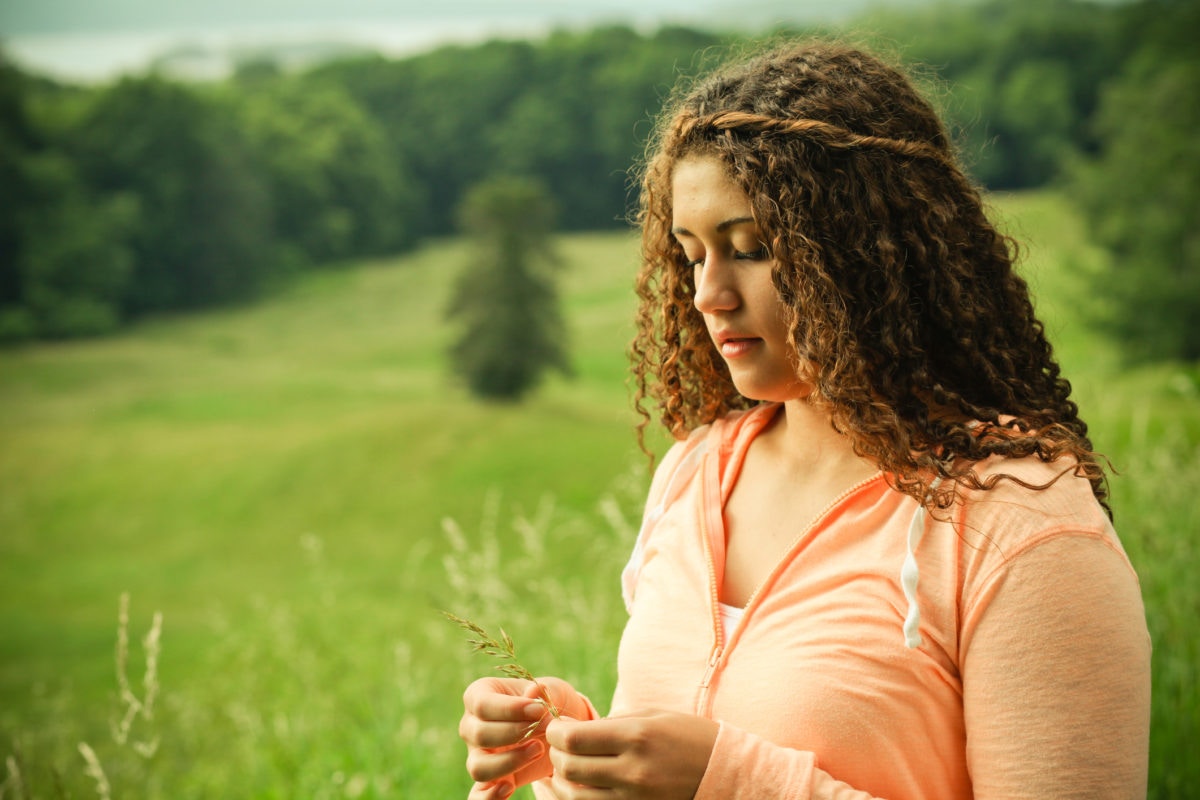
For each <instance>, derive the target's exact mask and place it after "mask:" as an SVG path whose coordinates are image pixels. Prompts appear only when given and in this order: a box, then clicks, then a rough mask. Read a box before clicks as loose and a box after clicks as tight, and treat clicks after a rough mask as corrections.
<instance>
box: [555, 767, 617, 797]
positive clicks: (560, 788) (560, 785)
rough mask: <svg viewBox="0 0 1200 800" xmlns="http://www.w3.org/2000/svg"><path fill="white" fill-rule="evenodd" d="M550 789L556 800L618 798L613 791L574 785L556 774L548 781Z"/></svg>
mask: <svg viewBox="0 0 1200 800" xmlns="http://www.w3.org/2000/svg"><path fill="white" fill-rule="evenodd" d="M550 788H551V789H552V790H553V791H554V795H555V797H557V798H558V800H613V798H616V797H618V796H619V795H618V794H617V793H616V790H614V789H610V788H608V787H605V786H587V785H584V784H580V783H574V782H573V781H571V780H569V779H567V778H566V777H565V776H563V775H559V774H558V773H557V772H556V773H554V777H553V778H551V779H550Z"/></svg>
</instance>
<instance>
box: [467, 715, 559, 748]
mask: <svg viewBox="0 0 1200 800" xmlns="http://www.w3.org/2000/svg"><path fill="white" fill-rule="evenodd" d="M538 725H539V721H534V722H526V721H524V720H522V721H521V722H492V721H490V720H483V719H480V718H478V717H476V716H473V715H471V714H470V713H467V714H463V716H462V719H461V720H459V723H458V735H459V738H461V739H462V740H463V741H464V742H466V743H467V745H468V746H470V747H486V748H489V749H494V748H497V747H508V746H509V745H514V744H517V743H518V742H520V741H522V740H523V739H527V738H529V737H530V736H533V735H536V734H538V733H539V732H540V730H539V727H538Z"/></svg>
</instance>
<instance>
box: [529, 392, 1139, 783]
mask: <svg viewBox="0 0 1200 800" xmlns="http://www.w3.org/2000/svg"><path fill="white" fill-rule="evenodd" d="M778 408H779V406H776V405H764V406H759V407H757V408H755V409H753V410H751V411H749V412H737V413H734V414H731V415H729V416H728V417H726V418H725V419H722V420H718V421H717V422H716V423H715V424H713V425H712V426H710V427H708V428H704V429H701V430H699V431H697V432H695V433H693V435H692V436H691V437H690V438H689V439H688V440H687V441H685V442H680V443H678V444H677V445H676V446H675V447H674V448H673V449H672V450H671V452H670V453H668V455H667V457H666V458H665V459H664V460H663V464H662V466H661V467H660V468H659V470H658V472H657V474H656V476H655V480H654V483H653V485H652V487H651V492H650V498H649V501H648V503H647V509H648V511H647V516H646V521H645V524H644V525H643V530H642V533H641V534H640V535H639V538H638V543H637V546H636V547H635V551H634V555H633V558H632V559H631V561H630V564H629V566H628V567H627V568H626V572H625V575H624V576H623V577H624V583H625V586H624V588H625V594H626V602H627V604H628V606H629V611H630V619H629V622H628V625H627V627H626V629H625V633H624V635H623V637H622V640H621V646H620V655H619V659H618V668H619V680H618V686H617V690H616V695H615V697H614V699H613V704H612V712H611V713H612V714H613V715H618V714H622V713H630V712H635V711H637V710H638V709H649V708H659V709H667V710H673V711H679V712H685V713H692V714H698V715H700V716H704V717H708V718H711V719H714V720H718V721H719V722H720V723H721V727H720V732H719V734H718V736H717V741H716V745H715V747H714V749H713V753H712V757H711V759H710V761H709V765H708V769H707V771H706V773H705V775H704V778H703V780H702V782H701V785H700V788H699V790H698V791H697V793H696V796H695V800H718V799H719V800H768V799H769V800H785V799H787V800H793V799H794V800H810V799H815V798H839V800H841V799H845V800H849V798H857V799H863V798H871V797H877V798H886V799H887V800H938V799H939V798H972V797H973V798H980V799H982V798H989V799H990V798H1006V800H1007V799H1008V798H1022V797H1029V798H1089V799H1090V800H1096V799H1097V798H1135V797H1136V798H1143V797H1145V792H1146V768H1147V748H1148V739H1149V734H1148V731H1149V707H1150V678H1149V676H1150V642H1149V635H1148V634H1147V631H1146V625H1145V616H1144V611H1143V607H1142V601H1141V594H1140V589H1139V586H1138V581H1137V576H1136V574H1135V573H1134V571H1133V569H1132V567H1131V566H1130V564H1129V561H1128V559H1127V558H1126V556H1125V553H1124V551H1123V550H1122V548H1121V545H1120V543H1119V541H1118V539H1117V536H1116V534H1115V532H1114V531H1113V529H1112V527H1111V525H1110V524H1109V521H1108V519H1107V517H1106V516H1105V514H1104V512H1103V509H1101V508H1100V507H1099V505H1098V504H1097V503H1096V501H1095V499H1094V497H1093V496H1092V492H1091V488H1090V486H1089V484H1088V483H1087V481H1086V480H1083V479H1080V478H1075V477H1072V476H1066V477H1063V478H1062V479H1060V480H1059V481H1058V482H1057V483H1055V484H1054V485H1053V486H1052V487H1051V488H1049V489H1046V490H1041V491H1035V490H1028V489H1025V488H1023V487H1021V486H1019V485H1017V484H1015V483H1013V482H1011V481H1002V482H1000V483H999V484H998V485H997V486H996V488H994V489H993V490H991V491H987V492H972V493H970V494H969V495H968V496H967V498H966V499H965V502H964V503H961V504H958V505H956V506H955V507H954V508H953V509H952V511H951V512H950V513H951V514H952V515H953V516H952V519H950V520H948V521H947V520H937V519H934V518H933V516H932V515H930V516H929V517H928V518H927V517H926V514H925V512H924V511H922V510H920V508H919V506H918V504H917V503H916V502H915V501H914V500H913V499H912V498H911V497H909V496H907V495H904V494H901V493H899V492H897V491H895V490H893V489H891V488H890V487H889V486H888V485H887V481H886V478H885V476H884V475H883V474H882V473H880V474H878V475H876V476H875V477H873V478H870V479H868V480H866V481H864V482H862V483H860V484H858V485H857V486H854V487H852V488H851V489H849V490H848V491H846V492H845V493H844V494H843V495H842V496H841V497H839V498H838V499H837V500H835V501H834V502H833V503H832V504H831V505H830V506H829V507H828V508H827V509H826V510H825V511H824V512H823V513H822V515H821V516H819V517H818V518H817V519H816V520H814V521H813V522H811V523H810V524H808V525H807V526H803V527H802V525H800V524H798V525H797V530H796V537H795V540H794V542H793V545H792V547H791V549H790V550H789V551H788V553H787V555H786V556H785V557H784V559H783V560H782V561H780V563H779V564H778V565H777V566H776V568H775V569H774V571H773V572H772V573H771V575H770V577H769V578H768V579H767V580H766V581H765V583H764V584H763V585H762V586H760V587H759V589H758V590H757V591H756V592H755V594H754V595H753V597H752V598H751V599H750V601H749V603H748V604H747V606H746V608H745V611H744V616H743V617H742V619H741V621H740V622H739V623H737V624H736V625H735V626H734V627H733V630H730V631H726V630H724V629H723V626H722V624H721V623H720V614H719V607H718V603H717V597H718V590H719V587H720V586H721V583H722V570H723V565H724V545H725V534H724V520H723V511H722V510H723V508H724V504H725V501H726V499H727V498H728V497H729V495H730V492H731V490H732V488H733V486H734V484H735V482H736V481H737V479H738V474H739V472H740V469H741V465H742V460H743V458H744V456H745V454H746V451H747V449H748V448H749V446H750V443H751V442H752V441H753V440H754V438H755V436H757V435H758V433H759V432H760V431H762V429H763V428H764V426H765V425H766V423H767V422H769V421H770V419H771V418H772V416H773V415H774V414H775V413H776V412H777V410H778ZM1059 471H1060V469H1059V467H1058V466H1056V465H1046V464H1043V463H1041V462H1039V461H1037V460H1036V459H1024V460H1020V461H1008V462H1003V463H1000V464H991V463H988V464H984V465H982V469H981V472H983V473H985V474H989V473H995V472H1005V473H1008V474H1013V475H1017V476H1019V477H1021V478H1022V479H1023V480H1025V481H1026V482H1027V483H1031V484H1042V483H1045V482H1046V481H1048V480H1049V479H1050V478H1052V477H1053V476H1054V475H1056V474H1057V473H1058V472H1059ZM672 483H673V484H675V485H670V484H672ZM910 553H911V555H910ZM906 560H909V561H913V562H914V563H913V564H911V565H909V566H908V567H907V568H906V569H908V570H909V571H912V572H913V574H912V575H911V576H909V579H908V581H907V582H908V583H910V588H912V589H915V593H913V594H912V600H911V601H910V599H909V598H908V597H906V595H905V591H904V587H903V586H902V582H901V579H900V576H901V568H902V565H904V564H905V562H906ZM917 569H919V581H916V579H917V577H918V575H917V572H916V570H917ZM914 582H915V583H916V585H915V586H911V584H913V583H914ZM906 617H908V618H909V620H910V633H911V634H914V635H917V634H919V640H920V641H919V644H918V642H917V641H916V640H915V639H914V640H913V641H912V642H910V643H911V644H914V645H916V646H915V647H909V646H906V641H905V632H904V626H905V619H906ZM538 789H539V791H538V795H539V796H540V797H548V796H550V794H549V793H548V792H544V789H543V787H538Z"/></svg>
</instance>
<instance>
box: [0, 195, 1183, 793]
mask: <svg viewBox="0 0 1200 800" xmlns="http://www.w3.org/2000/svg"><path fill="white" fill-rule="evenodd" d="M996 206H997V211H998V212H999V214H1000V216H1001V217H1002V218H1003V219H1004V220H1005V221H1006V222H1005V224H1006V226H1007V227H1008V228H1009V229H1010V230H1013V231H1014V232H1015V233H1016V234H1017V235H1018V236H1019V237H1021V238H1025V239H1028V240H1029V241H1030V242H1031V244H1030V247H1029V252H1028V258H1027V263H1026V269H1027V272H1028V274H1029V276H1030V280H1031V284H1032V285H1033V286H1034V288H1035V291H1036V292H1037V295H1038V300H1039V307H1040V308H1041V309H1042V311H1043V313H1044V315H1045V316H1046V318H1047V326H1048V329H1049V330H1050V332H1051V335H1052V337H1053V339H1054V341H1055V342H1056V345H1057V348H1058V352H1059V353H1060V355H1061V358H1062V361H1063V363H1064V366H1065V368H1066V372H1067V374H1068V376H1069V377H1070V378H1071V379H1072V381H1073V383H1074V384H1075V386H1076V390H1077V396H1078V398H1079V402H1080V404H1081V406H1082V407H1083V410H1084V416H1085V418H1087V419H1088V421H1089V422H1090V423H1091V425H1092V431H1093V434H1094V437H1095V440H1096V443H1097V446H1098V447H1100V448H1101V449H1102V450H1104V451H1105V452H1106V453H1107V454H1109V455H1110V457H1111V458H1112V459H1113V461H1114V463H1115V464H1116V466H1117V467H1118V469H1119V470H1120V472H1121V473H1122V475H1121V476H1120V477H1118V478H1116V479H1114V481H1113V503H1114V507H1115V509H1116V513H1117V525H1118V529H1119V530H1120V532H1121V534H1122V537H1123V539H1124V541H1125V543H1126V546H1127V548H1128V550H1129V552H1130V556H1131V558H1133V560H1134V563H1135V566H1136V567H1137V568H1138V571H1139V574H1140V576H1141V579H1142V587H1143V592H1144V595H1145V598H1146V605H1147V617H1148V621H1149V624H1150V628H1151V632H1152V635H1153V636H1154V643H1155V676H1154V677H1155V697H1154V702H1155V708H1154V714H1155V721H1154V735H1153V739H1152V748H1153V755H1152V761H1153V764H1152V792H1151V794H1152V796H1154V797H1183V796H1186V793H1187V792H1188V791H1189V790H1190V787H1191V786H1194V785H1196V783H1197V782H1198V781H1200V767H1197V766H1196V764H1195V763H1194V761H1193V759H1192V758H1191V754H1190V750H1189V748H1190V747H1192V746H1194V743H1195V741H1197V740H1200V725H1198V724H1197V715H1198V713H1200V698H1198V697H1197V692H1196V688H1195V680H1194V675H1195V668H1196V664H1197V658H1198V650H1200V646H1198V643H1197V635H1196V633H1195V630H1194V628H1195V622H1194V621H1195V619H1197V618H1200V592H1198V591H1197V590H1196V589H1194V588H1192V587H1193V586H1195V585H1196V582H1195V580H1194V577H1193V576H1194V575H1195V573H1196V571H1197V569H1196V568H1197V566H1200V556H1198V555H1197V552H1196V550H1197V539H1198V537H1200V534H1198V533H1197V531H1200V513H1198V511H1197V508H1198V507H1200V504H1197V503H1196V502H1195V499H1194V498H1195V497H1196V496H1197V494H1198V492H1200V466H1198V465H1200V458H1197V456H1198V455H1200V453H1198V443H1200V404H1198V403H1197V399H1198V397H1200V391H1198V390H1197V373H1196V371H1195V369H1194V368H1192V369H1190V370H1189V369H1187V368H1185V367H1183V366H1179V365H1175V366H1172V365H1159V366H1153V367H1145V368H1131V367H1129V366H1126V365H1122V363H1121V361H1120V359H1119V358H1118V354H1117V353H1116V352H1115V350H1114V349H1113V348H1112V346H1111V345H1109V344H1107V343H1105V342H1104V340H1103V339H1102V338H1099V337H1097V336H1096V334H1095V332H1094V331H1092V330H1090V329H1089V328H1088V327H1087V326H1086V324H1085V323H1084V313H1085V312H1086V310H1087V309H1088V308H1093V307H1095V306H1094V304H1095V303H1103V302H1112V300H1111V299H1105V298H1094V297H1091V296H1090V295H1089V294H1088V291H1087V289H1088V281H1087V276H1088V275H1089V274H1091V273H1092V272H1094V270H1095V269H1097V268H1098V267H1099V266H1100V265H1102V263H1103V261H1102V259H1103V255H1102V254H1100V253H1099V252H1097V251H1095V250H1094V249H1093V248H1090V247H1089V246H1088V245H1087V242H1086V237H1085V236H1084V234H1083V232H1082V230H1081V229H1080V227H1079V223H1078V221H1077V220H1076V219H1075V217H1074V216H1073V215H1072V214H1071V213H1070V209H1069V207H1067V206H1066V205H1065V203H1064V201H1063V200H1062V198H1061V197H1059V196H1057V195H1054V194H1034V195H1020V196H1015V197H1001V198H997V199H996ZM561 246H562V251H563V254H564V256H565V257H566V262H567V264H568V268H567V270H566V271H565V273H564V275H563V290H564V297H565V302H566V308H567V317H568V320H569V324H570V328H571V336H572V354H573V359H574V363H575V367H576V371H577V375H576V377H575V378H574V379H573V380H569V381H568V380H563V379H559V378H555V379H553V380H550V381H549V382H548V383H547V384H546V385H545V386H543V387H542V388H541V389H540V390H539V391H538V392H537V393H536V394H535V395H534V396H532V397H531V398H530V399H529V400H528V401H527V402H525V403H523V404H520V405H488V404H482V403H479V402H476V401H474V400H472V399H470V398H469V397H467V396H466V394H465V393H464V391H463V390H462V389H461V387H459V386H458V385H457V384H456V383H455V382H454V381H453V379H452V378H450V377H449V376H448V375H447V372H446V369H445V365H444V361H443V351H444V348H445V345H446V343H447V342H448V341H449V339H450V336H451V335H452V332H451V331H449V330H447V329H446V328H444V326H443V325H442V323H441V312H442V309H443V308H444V306H445V303H446V299H447V297H448V294H449V287H450V285H451V282H452V279H453V277H454V275H455V273H456V272H457V270H458V268H459V266H460V265H461V264H463V263H464V261H465V259H466V258H468V257H469V256H468V253H467V251H466V250H465V249H464V247H463V246H462V245H461V244H460V243H459V242H457V241H442V242H434V243H431V244H429V245H427V246H426V247H424V248H422V249H421V250H420V251H419V252H417V253H415V254H412V255H410V256H407V257H405V258H402V259H396V260H389V261H380V262H378V263H369V264H362V265H357V266H354V267H352V268H345V269H341V270H338V271H332V272H327V273H322V274H317V275H311V276H307V277H305V278H304V279H303V280H302V281H300V282H299V283H298V284H296V285H295V286H294V287H293V288H292V289H290V290H289V291H288V292H287V293H285V294H284V295H283V296H281V297H278V298H276V299H274V300H272V301H271V302H270V303H266V304H263V305H261V306H258V307H252V308H243V309H237V310H231V311H225V312H220V313H215V314H209V315H205V316H202V317H192V318H183V319H162V320H157V321H153V322H149V323H145V324H142V325H140V326H138V327H137V328H135V329H133V330H131V331H128V332H126V333H123V334H122V335H120V336H118V337H115V338H112V339H109V340H104V341H97V342H89V343H72V344H59V345H40V346H35V347H28V348H24V349H21V350H15V351H8V352H4V353H0V487H3V488H2V489H0V756H5V757H9V756H11V757H10V759H9V764H8V765H7V766H6V767H5V768H4V769H6V770H7V771H2V770H0V781H3V780H4V779H7V781H8V783H7V784H4V783H0V787H3V788H2V789H0V797H4V798H7V797H10V796H12V797H22V796H30V797H56V796H63V795H64V794H68V795H69V796H72V797H90V796H96V795H97V791H96V789H95V783H94V781H93V780H92V779H91V778H89V777H88V776H86V775H85V773H84V762H83V759H82V757H81V756H80V754H79V752H78V750H77V748H76V745H77V743H78V742H79V741H87V742H88V743H89V744H91V745H92V746H93V747H94V749H95V752H96V753H97V756H98V757H99V759H100V761H101V764H102V765H103V767H104V769H105V772H106V774H107V777H108V779H109V781H110V782H111V784H112V793H113V796H115V797H124V796H137V797H145V798H190V797H196V798H201V797H256V798H259V797H261V798H276V797H278V798H284V797H306V798H308V797H312V798H320V797H330V798H333V797H414V796H415V797H438V798H440V797H454V796H465V793H466V788H467V786H468V785H469V781H468V780H467V779H466V776H465V773H464V771H463V769H462V759H463V756H464V750H463V748H462V746H461V744H459V743H458V741H457V738H456V735H455V728H456V721H457V716H458V713H459V695H460V694H461V691H462V688H463V685H464V684H465V682H466V680H468V679H469V677H470V676H473V675H476V674H478V673H480V672H482V671H485V670H487V669H488V668H489V665H488V663H487V662H486V661H480V660H477V659H476V658H474V657H472V656H470V655H469V654H468V653H467V652H466V648H465V646H464V645H463V641H462V637H461V635H460V632H459V631H458V630H457V629H455V628H454V627H453V626H451V625H449V624H448V623H446V622H445V621H444V620H442V619H441V618H440V617H439V616H438V615H437V613H436V611H437V609H440V608H448V609H449V610H453V611H455V612H457V613H460V614H463V615H466V616H471V617H472V618H474V619H476V620H477V621H478V622H480V623H481V624H484V625H485V627H488V628H489V629H493V628H495V627H496V626H499V625H503V626H504V627H505V628H506V629H507V630H508V631H509V632H510V633H511V634H512V635H513V636H514V638H515V639H516V641H517V642H518V645H519V647H520V648H521V657H522V660H523V661H524V662H525V663H526V664H527V665H528V666H530V667H531V668H533V669H534V670H535V671H537V672H545V673H556V674H562V675H563V676H564V677H568V678H569V679H573V680H576V681H578V682H579V685H580V686H582V687H586V690H588V691H589V693H590V694H591V695H592V696H593V697H594V698H595V699H596V700H597V703H598V704H599V705H600V706H601V707H603V706H604V705H605V704H606V700H607V696H608V694H609V692H611V688H612V682H613V680H614V675H613V674H612V672H613V663H614V656H615V642H616V638H617V636H618V635H619V631H620V626H621V624H622V623H623V615H624V612H623V609H622V608H621V605H620V599H619V596H618V594H619V593H618V587H617V573H618V571H619V569H620V566H621V564H622V563H623V561H624V558H625V556H626V554H627V550H628V547H629V546H630V543H631V539H632V533H631V532H630V530H629V527H628V526H629V523H628V522H622V520H629V519H632V518H633V516H634V515H635V514H636V513H637V505H638V502H639V496H640V494H641V493H642V492H643V491H644V487H645V476H644V474H640V473H639V471H638V470H639V468H643V467H644V459H643V457H642V456H641V455H640V453H638V451H637V448H636V444H635V441H634V439H633V437H632V434H631V432H630V431H631V425H632V421H633V414H632V412H631V411H630V410H629V401H628V394H627V391H626V388H625V386H624V381H625V376H626V373H627V368H626V362H625V355H624V350H625V347H626V344H627V342H628V341H629V339H630V337H631V335H632V328H631V322H630V316H631V310H632V299H633V298H632V291H631V288H630V287H631V282H632V278H633V273H634V269H635V259H636V246H635V243H634V241H633V239H632V238H630V237H629V236H628V235H621V234H605V235H587V236H572V237H566V238H564V239H563V240H562V243H561ZM602 509H603V510H602ZM447 519H451V520H453V521H454V522H453V523H449V522H447ZM126 591H128V592H129V593H130V595H131V631H130V638H131V641H132V642H133V644H132V647H131V652H130V666H129V673H130V680H131V681H132V683H133V688H134V689H135V691H140V688H139V681H140V676H141V670H142V668H143V667H142V661H141V658H142V652H141V648H140V645H139V644H138V641H139V637H140V636H141V635H143V634H144V633H145V631H146V630H147V628H148V627H149V624H150V619H151V615H152V613H153V611H155V610H161V611H162V612H163V616H164V622H163V635H162V656H161V664H160V669H159V676H158V678H159V683H160V684H161V694H160V695H159V698H158V702H157V704H156V709H155V713H154V716H153V718H152V719H142V718H139V719H138V720H137V721H136V722H135V724H134V727H133V736H132V739H131V742H132V741H137V742H153V741H157V749H156V750H155V751H154V753H153V754H152V755H150V756H148V757H147V756H144V755H141V754H139V753H137V752H136V751H135V750H134V749H133V748H132V746H131V744H130V743H127V744H125V745H120V744H117V743H116V742H115V741H114V740H113V737H112V736H111V734H110V732H109V726H110V721H111V720H113V719H116V718H119V716H120V713H121V711H122V706H121V704H120V703H119V702H118V699H117V696H116V680H115V677H114V666H113V663H114V658H113V652H114V643H115V637H116V612H117V602H118V597H119V596H120V595H121V593H122V592H126ZM14 770H16V771H19V772H20V775H21V778H20V783H21V787H22V788H21V791H20V792H18V790H17V789H16V788H15V787H16V786H17V783H16V779H15V778H14V774H15V772H14ZM59 784H61V785H62V787H63V789H64V792H62V793H60V792H59V791H58V789H57V788H56V787H57V786H58V785H59Z"/></svg>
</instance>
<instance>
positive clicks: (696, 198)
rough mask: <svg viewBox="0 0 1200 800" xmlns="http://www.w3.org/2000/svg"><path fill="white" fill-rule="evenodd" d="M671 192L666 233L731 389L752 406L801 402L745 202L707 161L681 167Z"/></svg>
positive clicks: (783, 322) (765, 255) (802, 386)
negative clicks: (684, 264) (689, 274)
mask: <svg viewBox="0 0 1200 800" xmlns="http://www.w3.org/2000/svg"><path fill="white" fill-rule="evenodd" d="M671 186H672V189H671V192H672V204H673V209H672V219H671V232H672V233H673V234H674V236H675V238H676V240H678V242H679V244H680V245H681V246H682V247H683V251H684V253H685V254H686V255H687V259H688V262H689V263H690V264H691V266H692V268H693V269H694V270H695V282H696V294H695V297H694V303H695V306H696V308H697V310H699V311H700V313H701V314H703V315H704V323H705V325H706V326H707V328H708V333H709V336H711V337H712V340H713V344H714V345H715V346H716V348H717V351H718V352H719V353H720V354H721V357H722V358H723V359H725V363H726V364H727V365H728V366H729V372H730V375H731V376H732V378H733V383H734V386H736V387H737V390H738V392H740V393H741V394H742V396H744V397H748V398H750V399H751V400H766V401H776V402H783V401H786V400H794V399H797V398H801V397H807V396H808V395H810V394H811V393H812V386H811V385H809V384H808V383H805V382H804V381H802V380H801V379H800V378H799V377H798V376H797V374H796V365H797V360H796V356H795V353H794V351H793V348H792V347H791V345H789V343H788V329H787V309H786V307H785V306H784V304H783V302H782V301H781V300H780V299H779V294H778V292H776V290H775V286H774V284H773V283H772V282H771V270H772V268H773V267H774V265H775V262H774V260H773V259H772V258H771V254H770V253H769V251H768V250H767V246H766V245H765V244H764V243H763V241H762V234H761V233H760V231H759V230H758V226H757V225H756V224H755V222H754V219H753V214H752V210H751V205H750V198H749V197H748V196H747V195H746V193H745V192H744V191H742V188H741V187H740V186H738V185H737V184H736V183H734V181H733V180H732V179H731V178H730V177H729V174H728V172H727V171H726V169H725V166H724V164H722V163H721V162H720V161H719V160H718V159H716V158H715V157H712V156H689V157H687V158H684V159H682V160H680V161H679V162H678V163H677V164H676V165H675V170H674V173H673V175H672V183H671Z"/></svg>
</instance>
